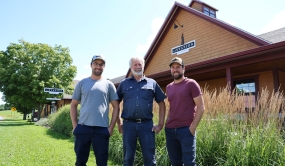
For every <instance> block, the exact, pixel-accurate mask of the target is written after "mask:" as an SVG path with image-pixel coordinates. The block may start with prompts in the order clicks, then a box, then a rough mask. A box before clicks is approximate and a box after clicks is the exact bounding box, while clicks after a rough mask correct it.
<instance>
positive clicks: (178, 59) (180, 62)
mask: <svg viewBox="0 0 285 166" xmlns="http://www.w3.org/2000/svg"><path fill="white" fill-rule="evenodd" d="M172 63H178V64H180V65H181V66H184V63H183V61H182V59H181V58H178V57H175V58H173V59H171V61H170V64H169V66H171V65H172Z"/></svg>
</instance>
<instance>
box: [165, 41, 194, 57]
mask: <svg viewBox="0 0 285 166" xmlns="http://www.w3.org/2000/svg"><path fill="white" fill-rule="evenodd" d="M194 47H196V41H195V40H192V41H190V42H188V43H185V44H183V45H180V46H177V47H174V48H172V49H171V53H172V55H173V54H177V55H180V54H183V53H185V52H188V51H189V50H190V49H191V48H194Z"/></svg>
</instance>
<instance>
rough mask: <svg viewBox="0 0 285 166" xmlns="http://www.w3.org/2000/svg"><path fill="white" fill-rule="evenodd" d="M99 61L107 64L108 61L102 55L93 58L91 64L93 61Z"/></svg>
mask: <svg viewBox="0 0 285 166" xmlns="http://www.w3.org/2000/svg"><path fill="white" fill-rule="evenodd" d="M97 59H99V60H102V61H103V62H104V63H106V61H105V59H104V57H103V56H102V55H94V56H93V57H92V60H91V63H92V62H93V61H95V60H97Z"/></svg>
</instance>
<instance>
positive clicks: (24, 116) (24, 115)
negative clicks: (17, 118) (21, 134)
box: [23, 112, 27, 120]
mask: <svg viewBox="0 0 285 166" xmlns="http://www.w3.org/2000/svg"><path fill="white" fill-rule="evenodd" d="M26 116H27V113H25V112H23V120H26Z"/></svg>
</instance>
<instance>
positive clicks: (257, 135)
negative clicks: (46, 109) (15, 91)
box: [48, 88, 285, 166]
mask: <svg viewBox="0 0 285 166" xmlns="http://www.w3.org/2000/svg"><path fill="white" fill-rule="evenodd" d="M202 91H203V97H204V102H205V106H206V109H205V112H204V115H203V118H202V120H201V122H200V124H199V126H198V128H197V133H196V135H197V163H198V165H203V166H214V165H223V166H251V165H254V166H255V165H259V166H268V165H276V166H277V165H285V157H284V156H285V148H284V147H285V146H284V144H285V141H284V138H285V134H284V132H283V130H284V124H282V122H283V121H284V96H283V93H281V92H277V93H273V92H269V91H268V90H267V89H263V90H262V91H261V92H260V94H257V97H256V99H255V98H254V97H252V95H245V94H243V93H238V92H236V91H233V92H230V91H229V90H228V88H224V89H220V90H213V91H211V92H210V91H208V90H207V88H204V89H203V90H202ZM69 109H70V106H69V105H67V106H66V107H64V108H63V109H61V110H59V111H58V113H56V114H54V115H51V116H50V117H49V121H48V122H49V125H50V126H51V127H52V128H53V129H54V130H56V131H58V132H61V133H65V134H66V135H69V136H70V135H71V130H72V125H71V121H70V115H69ZM110 109H111V110H110V115H111V114H112V111H113V110H112V107H110ZM121 110H122V108H121ZM166 110H167V111H168V110H169V103H168V102H167V101H166ZM154 123H158V105H157V104H154ZM165 145H166V141H165V133H164V129H163V130H161V132H160V133H159V134H157V135H156V160H157V165H163V166H169V165H170V162H169V157H168V154H167V149H166V146H165ZM109 160H110V161H112V162H113V163H114V164H115V165H122V164H123V141H122V135H121V134H120V133H119V132H118V129H117V126H116V127H115V129H114V131H113V135H112V136H111V138H110V146H109ZM135 165H143V159H142V153H141V147H140V146H139V144H138V145H137V150H136V156H135Z"/></svg>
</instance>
